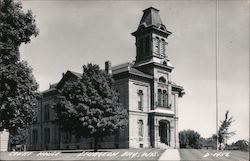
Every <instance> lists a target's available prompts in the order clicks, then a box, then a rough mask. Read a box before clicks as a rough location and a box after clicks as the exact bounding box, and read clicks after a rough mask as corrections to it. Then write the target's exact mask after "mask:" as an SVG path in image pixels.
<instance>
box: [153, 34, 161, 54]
mask: <svg viewBox="0 0 250 161" xmlns="http://www.w3.org/2000/svg"><path fill="white" fill-rule="evenodd" d="M154 51H155V52H156V53H157V54H160V38H159V37H156V39H155V47H154Z"/></svg>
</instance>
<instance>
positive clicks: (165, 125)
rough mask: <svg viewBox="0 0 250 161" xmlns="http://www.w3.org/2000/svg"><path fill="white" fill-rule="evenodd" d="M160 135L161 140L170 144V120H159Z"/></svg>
mask: <svg viewBox="0 0 250 161" xmlns="http://www.w3.org/2000/svg"><path fill="white" fill-rule="evenodd" d="M159 136H160V142H161V143H165V144H166V145H168V146H170V122H169V121H167V120H161V121H160V122H159Z"/></svg>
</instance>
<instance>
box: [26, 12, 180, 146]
mask: <svg viewBox="0 0 250 161" xmlns="http://www.w3.org/2000/svg"><path fill="white" fill-rule="evenodd" d="M132 35H133V36H134V37H135V40H136V60H135V61H134V62H130V63H124V64H121V65H118V66H111V63H110V62H106V63H105V70H106V72H109V73H110V74H112V76H113V78H114V80H115V82H114V87H113V88H114V89H115V90H116V91H117V92H118V93H120V96H119V101H120V102H121V103H122V104H123V107H124V108H126V109H127V110H128V114H129V118H128V120H129V123H128V126H127V127H126V128H125V129H124V130H122V131H121V132H120V133H119V135H115V136H108V137H105V138H101V142H100V143H99V148H150V147H153V148H179V139H178V98H179V97H182V96H183V94H184V89H183V87H182V86H179V85H177V84H175V83H174V82H173V81H172V80H171V73H172V71H173V69H174V67H173V66H171V64H170V61H169V58H168V54H167V49H166V45H167V38H168V36H169V35H171V32H170V31H168V30H167V28H166V26H165V25H164V24H163V23H162V20H161V18H160V15H159V10H157V9H155V8H153V7H150V8H147V9H145V10H144V11H143V16H142V19H141V21H140V23H139V26H138V28H137V30H136V31H135V32H133V33H132ZM80 78H81V74H80V73H75V72H72V71H67V72H66V73H65V74H63V77H62V79H61V80H60V81H59V82H58V83H57V84H53V85H50V88H49V89H48V90H46V91H43V92H42V96H43V97H42V99H41V100H40V104H39V108H38V109H39V110H38V116H37V122H36V123H34V124H33V125H32V126H31V127H30V129H29V134H30V135H29V136H30V137H29V140H28V145H27V147H28V149H30V150H46V149H84V148H92V147H93V144H94V142H93V139H92V138H76V137H75V136H74V135H71V134H70V133H68V132H65V131H60V129H59V128H58V126H57V125H56V124H55V123H54V122H53V120H54V116H55V115H54V111H53V109H52V108H51V107H52V105H53V104H54V103H55V101H56V97H57V95H58V89H60V88H61V87H62V86H63V85H64V84H65V82H67V81H74V80H76V79H80Z"/></svg>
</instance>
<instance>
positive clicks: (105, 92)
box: [55, 64, 127, 151]
mask: <svg viewBox="0 0 250 161" xmlns="http://www.w3.org/2000/svg"><path fill="white" fill-rule="evenodd" d="M112 83H113V80H112V77H111V76H110V75H109V74H107V73H106V72H104V71H102V70H100V69H99V66H98V65H93V64H88V65H84V66H83V75H82V79H80V80H76V81H70V82H66V84H65V85H64V86H63V88H62V89H61V90H60V91H59V92H60V96H59V100H58V103H57V104H56V105H55V111H56V115H57V119H56V120H57V122H58V123H59V124H60V126H61V127H62V129H63V130H66V131H70V132H71V133H73V134H75V135H77V136H87V137H93V138H94V140H95V144H94V151H97V150H98V138H100V137H104V136H107V135H111V134H115V133H117V132H119V130H120V129H121V128H123V127H124V126H126V125H127V111H126V109H123V108H122V106H121V104H120V103H118V94H117V93H116V92H115V91H114V90H113V89H112Z"/></svg>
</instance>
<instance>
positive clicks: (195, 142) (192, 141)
mask: <svg viewBox="0 0 250 161" xmlns="http://www.w3.org/2000/svg"><path fill="white" fill-rule="evenodd" d="M179 141H180V148H194V149H200V148H201V142H202V138H201V137H200V134H199V133H198V132H196V131H194V130H190V129H189V130H183V131H180V132H179Z"/></svg>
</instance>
